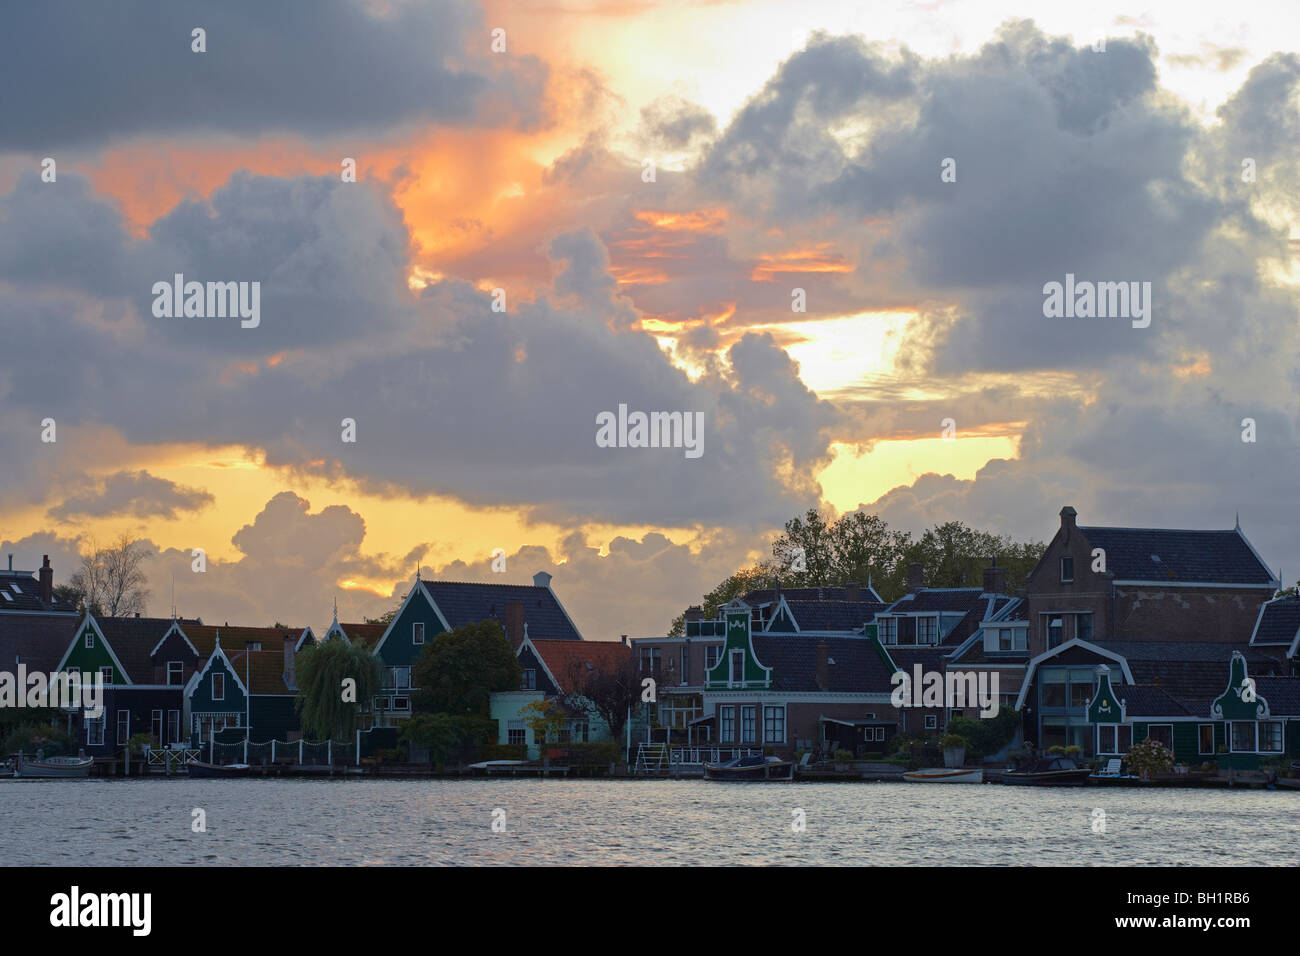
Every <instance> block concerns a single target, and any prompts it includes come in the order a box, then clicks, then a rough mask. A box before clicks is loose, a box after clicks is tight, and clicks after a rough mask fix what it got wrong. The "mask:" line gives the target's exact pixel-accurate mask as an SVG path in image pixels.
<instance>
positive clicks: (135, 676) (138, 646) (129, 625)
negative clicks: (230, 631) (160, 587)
mask: <svg viewBox="0 0 1300 956" xmlns="http://www.w3.org/2000/svg"><path fill="white" fill-rule="evenodd" d="M95 623H96V624H98V625H99V629H100V630H101V631H102V632H103V634H104V638H105V640H107V641H108V646H109V647H111V648H112V649H113V653H114V654H116V655H117V659H118V661H120V662H121V664H122V666H123V667H125V668H126V674H127V676H128V677H130V678H131V682H132V683H134V684H152V683H153V661H152V660H151V659H150V658H149V652H150V651H152V650H153V649H154V647H156V646H157V644H158V642H159V641H161V640H162V639H163V635H164V634H166V633H167V632H168V631H170V630H171V627H172V619H171V618H169V617H97V618H95ZM180 623H181V630H183V631H185V633H186V634H187V635H188V634H189V628H190V627H191V626H193V625H197V624H198V622H197V621H181V622H180Z"/></svg>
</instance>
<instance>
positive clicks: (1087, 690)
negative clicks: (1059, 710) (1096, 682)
mask: <svg viewBox="0 0 1300 956" xmlns="http://www.w3.org/2000/svg"><path fill="white" fill-rule="evenodd" d="M1092 694H1093V690H1092V676H1091V675H1089V676H1088V677H1086V678H1083V677H1080V676H1079V675H1077V674H1071V675H1070V706H1071V707H1083V708H1086V707H1087V706H1088V704H1089V703H1091V702H1092Z"/></svg>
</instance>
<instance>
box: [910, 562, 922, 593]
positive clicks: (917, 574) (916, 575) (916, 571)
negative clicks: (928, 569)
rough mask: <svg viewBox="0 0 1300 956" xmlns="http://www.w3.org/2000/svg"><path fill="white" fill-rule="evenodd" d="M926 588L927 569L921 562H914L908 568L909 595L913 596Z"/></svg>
mask: <svg viewBox="0 0 1300 956" xmlns="http://www.w3.org/2000/svg"><path fill="white" fill-rule="evenodd" d="M923 587H925V567H924V566H923V565H922V564H921V562H920V561H913V562H912V563H911V564H909V565H908V566H907V593H908V594H912V593H914V592H916V591H919V590H921V588H923Z"/></svg>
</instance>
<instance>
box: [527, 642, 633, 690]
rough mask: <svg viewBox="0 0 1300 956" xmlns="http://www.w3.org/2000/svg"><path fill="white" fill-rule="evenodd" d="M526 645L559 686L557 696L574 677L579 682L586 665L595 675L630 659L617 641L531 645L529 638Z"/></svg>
mask: <svg viewBox="0 0 1300 956" xmlns="http://www.w3.org/2000/svg"><path fill="white" fill-rule="evenodd" d="M529 643H531V644H532V645H533V647H534V648H535V650H536V651H537V653H538V654H539V655H540V656H541V658H542V660H543V661H544V662H545V663H546V668H547V670H549V671H550V672H551V673H552V674H553V675H554V676H555V679H556V680H557V681H559V682H560V685H561V686H560V688H559V689H560V691H561V692H563V691H564V690H565V689H566V687H565V685H567V684H570V683H573V681H574V677H575V675H576V677H577V680H578V681H579V682H581V680H582V677H583V671H585V670H587V669H588V665H590V668H591V669H594V670H598V671H599V670H613V669H614V668H616V667H618V666H619V665H620V664H622V663H625V662H626V661H628V660H629V659H630V658H631V656H632V649H631V648H630V647H628V646H627V645H626V644H623V643H622V642H621V641H534V640H532V638H531V637H530V638H529Z"/></svg>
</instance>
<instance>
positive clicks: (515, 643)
mask: <svg viewBox="0 0 1300 956" xmlns="http://www.w3.org/2000/svg"><path fill="white" fill-rule="evenodd" d="M543 573H545V572H543ZM540 586H541V585H539V587H540ZM506 637H507V638H508V639H509V641H510V646H511V647H512V648H513V649H514V650H516V651H517V650H519V646H520V645H521V644H523V642H524V602H523V601H506Z"/></svg>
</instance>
